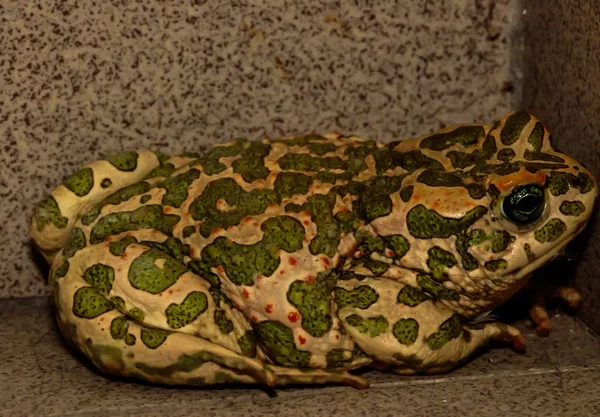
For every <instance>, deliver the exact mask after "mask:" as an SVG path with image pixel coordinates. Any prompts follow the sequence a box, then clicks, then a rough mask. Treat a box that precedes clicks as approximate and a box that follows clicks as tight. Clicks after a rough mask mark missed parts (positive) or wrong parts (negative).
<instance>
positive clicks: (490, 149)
mask: <svg viewBox="0 0 600 417" xmlns="http://www.w3.org/2000/svg"><path fill="white" fill-rule="evenodd" d="M496 151H497V147H496V141H495V139H494V137H493V136H489V135H488V136H486V138H485V140H484V141H483V145H482V147H481V149H475V150H474V151H473V152H472V153H466V152H459V151H449V152H448V153H446V156H447V157H448V158H450V161H451V162H452V166H453V167H454V168H459V169H464V168H468V167H470V166H472V165H480V164H483V163H484V162H485V161H487V160H488V159H490V158H491V157H492V156H493V155H494V154H495V153H496Z"/></svg>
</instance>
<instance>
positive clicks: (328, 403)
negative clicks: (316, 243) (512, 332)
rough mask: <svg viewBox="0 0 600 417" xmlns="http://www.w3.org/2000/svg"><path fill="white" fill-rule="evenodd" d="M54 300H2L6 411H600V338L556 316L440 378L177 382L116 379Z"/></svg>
mask: <svg viewBox="0 0 600 417" xmlns="http://www.w3.org/2000/svg"><path fill="white" fill-rule="evenodd" d="M50 311H51V310H50V307H49V306H48V301H47V299H46V298H33V299H17V300H8V301H6V300H5V301H0V416H11V417H16V416H72V415H73V416H106V415H110V416H116V417H120V416H148V417H153V416H169V417H178V416H193V415H198V416H202V417H209V416H229V415H235V416H244V417H252V416H271V415H272V416H288V415H289V416H291V415H298V416H314V417H320V416H338V415H339V416H344V417H353V416H369V415H373V416H428V417H435V416H443V417H454V416H470V415H473V416H480V417H484V416H502V417H506V416H513V415H514V416H519V417H523V416H545V417H548V416H569V417H571V416H599V415H600V338H598V337H596V336H594V335H593V334H591V333H590V332H589V331H588V329H587V328H586V326H585V325H584V324H582V323H581V322H579V321H577V320H576V319H574V318H572V317H569V316H566V315H562V314H559V315H557V316H555V317H553V320H552V325H553V327H554V328H553V332H552V334H551V336H550V337H549V338H545V339H542V338H539V337H537V336H536V334H535V332H534V331H533V330H532V329H531V328H530V326H528V325H527V323H526V322H523V321H521V322H517V323H516V325H517V326H518V327H520V328H521V330H522V331H523V332H524V334H525V336H526V339H527V342H528V351H527V353H525V354H517V353H515V352H513V351H512V350H510V349H508V348H504V347H496V348H493V349H490V350H488V351H487V352H485V353H483V354H481V355H480V356H478V357H477V358H474V359H473V360H472V361H471V362H469V363H468V364H467V365H465V366H463V367H462V368H460V369H457V370H456V371H454V372H452V373H450V374H447V375H442V376H430V377H420V376H419V377H401V376H397V375H390V374H382V373H378V372H374V371H373V372H368V373H366V374H365V377H366V378H367V380H368V381H369V382H370V383H371V385H372V386H371V388H370V389H368V390H364V391H357V390H354V389H352V388H347V387H335V386H333V387H320V388H290V389H284V390H276V391H274V392H267V391H265V390H262V389H258V388H257V389H241V388H228V389H173V388H164V387H157V386H149V385H142V384H139V383H133V382H122V381H111V380H109V379H107V378H104V377H102V376H100V375H98V374H96V373H95V372H94V371H93V370H91V369H90V368H88V367H87V366H86V365H85V364H84V363H82V362H81V361H80V360H79V359H78V358H76V357H75V356H73V355H72V354H71V353H70V352H68V351H67V350H66V349H65V347H64V346H63V344H62V343H61V340H60V338H59V336H58V334H57V333H56V329H55V327H54V321H53V318H52V316H51V314H50Z"/></svg>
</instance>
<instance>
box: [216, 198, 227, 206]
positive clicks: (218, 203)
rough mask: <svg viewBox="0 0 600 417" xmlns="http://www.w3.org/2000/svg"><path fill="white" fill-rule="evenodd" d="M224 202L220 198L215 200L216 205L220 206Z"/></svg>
mask: <svg viewBox="0 0 600 417" xmlns="http://www.w3.org/2000/svg"><path fill="white" fill-rule="evenodd" d="M223 204H225V202H224V201H223V200H221V199H219V200H217V206H222V205H223Z"/></svg>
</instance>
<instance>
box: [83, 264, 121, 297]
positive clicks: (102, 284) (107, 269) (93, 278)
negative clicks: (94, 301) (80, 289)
mask: <svg viewBox="0 0 600 417" xmlns="http://www.w3.org/2000/svg"><path fill="white" fill-rule="evenodd" d="M83 279H84V280H85V282H87V283H88V284H90V285H91V286H92V287H94V288H96V289H97V290H98V291H99V292H100V294H103V295H108V293H109V292H110V290H112V286H113V282H114V281H115V270H114V269H113V268H112V267H111V266H108V265H103V264H96V265H92V266H90V267H89V268H88V269H86V270H85V272H84V273H83Z"/></svg>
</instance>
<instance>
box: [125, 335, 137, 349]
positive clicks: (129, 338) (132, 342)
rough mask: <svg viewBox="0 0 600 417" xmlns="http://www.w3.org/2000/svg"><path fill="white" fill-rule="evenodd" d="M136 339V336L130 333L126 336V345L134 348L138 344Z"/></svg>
mask: <svg viewBox="0 0 600 417" xmlns="http://www.w3.org/2000/svg"><path fill="white" fill-rule="evenodd" d="M136 340H137V339H136V338H135V336H134V335H132V334H131V333H129V334H128V335H127V336H125V344H126V345H129V346H133V345H135V342H136Z"/></svg>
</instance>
